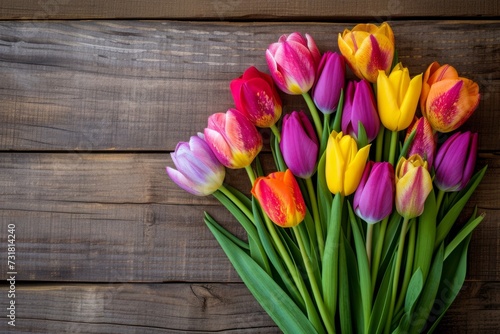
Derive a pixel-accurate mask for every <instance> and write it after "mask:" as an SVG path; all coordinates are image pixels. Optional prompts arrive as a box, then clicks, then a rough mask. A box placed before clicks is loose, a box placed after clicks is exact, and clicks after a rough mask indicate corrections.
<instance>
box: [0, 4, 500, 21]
mask: <svg viewBox="0 0 500 334" xmlns="http://www.w3.org/2000/svg"><path fill="white" fill-rule="evenodd" d="M498 15H500V9H499V5H498V2H496V1H494V0H487V1H480V2H476V1H465V0H457V1H453V2H444V1H437V2H436V1H432V0H422V1H409V0H390V1H382V0H371V1H370V0H361V1H355V2H348V1H328V0H319V1H297V0H292V1H284V0H279V1H243V0H186V1H172V0H170V1H161V0H147V1H139V0H125V1H123V0H122V1H119V0H108V1H104V0H101V1H99V0H98V1H70V0H40V1H29V0H3V1H2V2H1V4H0V19H27V20H43V19H89V18H95V19H115V18H128V19H148V18H165V19H194V20H210V19H215V20H228V19H239V20H255V19H260V20H262V19H281V20H283V19H294V20H305V19H323V20H326V19H334V18H336V19H342V18H349V19H353V18H356V19H364V20H371V21H380V20H382V19H386V18H388V17H389V18H402V17H474V18H477V17H484V16H486V17H491V16H498Z"/></svg>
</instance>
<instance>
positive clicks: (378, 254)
mask: <svg viewBox="0 0 500 334" xmlns="http://www.w3.org/2000/svg"><path fill="white" fill-rule="evenodd" d="M388 221H389V217H386V218H384V220H382V222H381V223H380V231H379V234H378V239H377V244H376V245H375V254H374V257H373V263H372V293H373V292H374V291H375V283H376V282H377V275H378V267H379V265H380V257H381V256H382V249H383V247H384V239H385V231H386V230H387V223H388Z"/></svg>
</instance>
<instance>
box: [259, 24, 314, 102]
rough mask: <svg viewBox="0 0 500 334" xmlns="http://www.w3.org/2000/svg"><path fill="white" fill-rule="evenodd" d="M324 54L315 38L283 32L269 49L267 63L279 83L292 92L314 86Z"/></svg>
mask: <svg viewBox="0 0 500 334" xmlns="http://www.w3.org/2000/svg"><path fill="white" fill-rule="evenodd" d="M320 58H321V55H320V53H319V50H318V47H317V46H316V43H315V42H314V40H313V38H312V37H311V36H309V35H308V34H306V37H305V38H304V37H302V35H301V34H299V33H298V32H294V33H292V34H290V35H288V36H287V35H282V36H281V37H280V39H279V40H278V42H276V43H273V44H271V45H269V48H268V49H267V51H266V59H267V66H268V67H269V71H270V72H271V76H272V77H273V79H274V82H275V83H276V85H277V86H278V87H279V89H281V90H282V91H283V92H285V93H287V94H292V95H300V94H304V93H307V92H308V91H309V89H311V87H312V85H313V83H314V78H315V74H316V69H317V67H318V64H319V61H320Z"/></svg>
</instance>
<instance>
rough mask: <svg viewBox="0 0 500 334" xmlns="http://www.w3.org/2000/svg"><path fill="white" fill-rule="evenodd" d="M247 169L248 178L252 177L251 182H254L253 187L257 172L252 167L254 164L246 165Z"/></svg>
mask: <svg viewBox="0 0 500 334" xmlns="http://www.w3.org/2000/svg"><path fill="white" fill-rule="evenodd" d="M245 170H246V171H247V174H248V178H249V179H250V183H252V187H253V184H254V183H255V173H254V171H253V169H252V165H251V164H250V165H248V166H246V167H245Z"/></svg>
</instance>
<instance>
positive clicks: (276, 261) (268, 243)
mask: <svg viewBox="0 0 500 334" xmlns="http://www.w3.org/2000/svg"><path fill="white" fill-rule="evenodd" d="M252 204H253V205H252V209H253V214H254V217H255V218H254V219H255V221H256V225H257V231H258V233H259V237H260V240H261V242H262V246H263V247H264V250H265V252H266V254H267V256H268V258H269V260H270V261H271V264H272V265H273V266H274V268H275V269H276V271H277V273H278V276H279V277H280V278H281V280H282V281H283V284H284V285H285V287H286V289H287V290H288V292H289V295H290V297H291V298H292V299H293V300H294V301H295V303H296V304H297V305H298V306H299V307H300V308H301V309H302V310H303V311H305V304H304V300H303V299H302V297H301V295H300V293H299V290H298V289H297V287H296V286H295V284H294V283H293V281H292V279H291V274H290V272H289V271H288V270H287V269H286V267H285V265H284V264H283V259H282V258H281V257H280V256H279V255H278V253H277V252H276V249H275V248H274V246H273V243H272V240H271V236H270V235H269V232H268V231H267V230H266V229H265V227H264V223H263V221H262V216H261V211H260V209H259V204H258V202H257V200H256V199H255V197H253V198H252Z"/></svg>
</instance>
